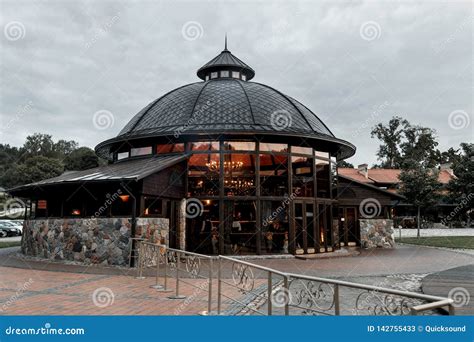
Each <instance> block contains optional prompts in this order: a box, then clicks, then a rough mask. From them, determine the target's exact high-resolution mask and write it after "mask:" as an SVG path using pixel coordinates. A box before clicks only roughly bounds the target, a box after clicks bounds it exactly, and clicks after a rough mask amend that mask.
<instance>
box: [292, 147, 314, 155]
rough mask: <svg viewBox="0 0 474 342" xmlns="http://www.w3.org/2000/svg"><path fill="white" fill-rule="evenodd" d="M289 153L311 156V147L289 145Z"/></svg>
mask: <svg viewBox="0 0 474 342" xmlns="http://www.w3.org/2000/svg"><path fill="white" fill-rule="evenodd" d="M291 153H299V154H307V155H310V156H312V155H313V149H312V148H311V147H303V146H291Z"/></svg>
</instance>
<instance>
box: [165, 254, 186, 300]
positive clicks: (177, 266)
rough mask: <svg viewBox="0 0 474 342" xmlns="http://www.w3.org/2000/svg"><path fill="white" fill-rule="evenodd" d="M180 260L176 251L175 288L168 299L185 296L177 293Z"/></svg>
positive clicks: (179, 255)
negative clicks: (172, 294)
mask: <svg viewBox="0 0 474 342" xmlns="http://www.w3.org/2000/svg"><path fill="white" fill-rule="evenodd" d="M180 261H181V254H180V252H176V290H175V294H174V296H169V297H168V298H169V299H184V298H186V296H182V295H180V294H179V263H180Z"/></svg>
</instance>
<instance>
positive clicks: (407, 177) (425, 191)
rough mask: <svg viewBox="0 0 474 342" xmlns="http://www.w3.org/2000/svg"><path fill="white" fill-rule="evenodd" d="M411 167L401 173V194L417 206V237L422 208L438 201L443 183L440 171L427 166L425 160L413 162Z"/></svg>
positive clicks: (418, 235)
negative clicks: (439, 180) (440, 181)
mask: <svg viewBox="0 0 474 342" xmlns="http://www.w3.org/2000/svg"><path fill="white" fill-rule="evenodd" d="M407 165H409V168H404V169H403V170H402V172H401V173H400V176H399V178H400V180H401V182H402V184H401V191H400V192H401V194H402V195H403V196H405V197H406V199H407V201H408V202H409V203H412V204H413V205H415V206H416V207H417V228H418V231H417V237H420V225H421V210H422V209H425V208H427V207H429V206H432V205H434V204H436V203H437V201H438V199H439V197H440V194H439V190H440V188H441V184H440V183H439V182H438V171H437V170H435V169H432V168H427V167H426V166H425V165H424V163H423V162H420V163H416V162H411V163H409V164H407Z"/></svg>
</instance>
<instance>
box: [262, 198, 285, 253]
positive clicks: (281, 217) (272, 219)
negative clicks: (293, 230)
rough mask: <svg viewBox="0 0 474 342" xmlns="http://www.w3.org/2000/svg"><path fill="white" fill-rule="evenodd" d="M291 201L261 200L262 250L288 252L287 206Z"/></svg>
mask: <svg viewBox="0 0 474 342" xmlns="http://www.w3.org/2000/svg"><path fill="white" fill-rule="evenodd" d="M290 204H291V201H289V200H287V201H262V202H261V208H262V212H261V217H262V222H261V229H262V239H261V241H262V251H264V252H266V253H288V232H289V227H290V225H289V221H288V206H289V205H290Z"/></svg>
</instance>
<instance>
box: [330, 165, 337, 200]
mask: <svg viewBox="0 0 474 342" xmlns="http://www.w3.org/2000/svg"><path fill="white" fill-rule="evenodd" d="M331 187H332V198H337V160H336V157H331Z"/></svg>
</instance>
